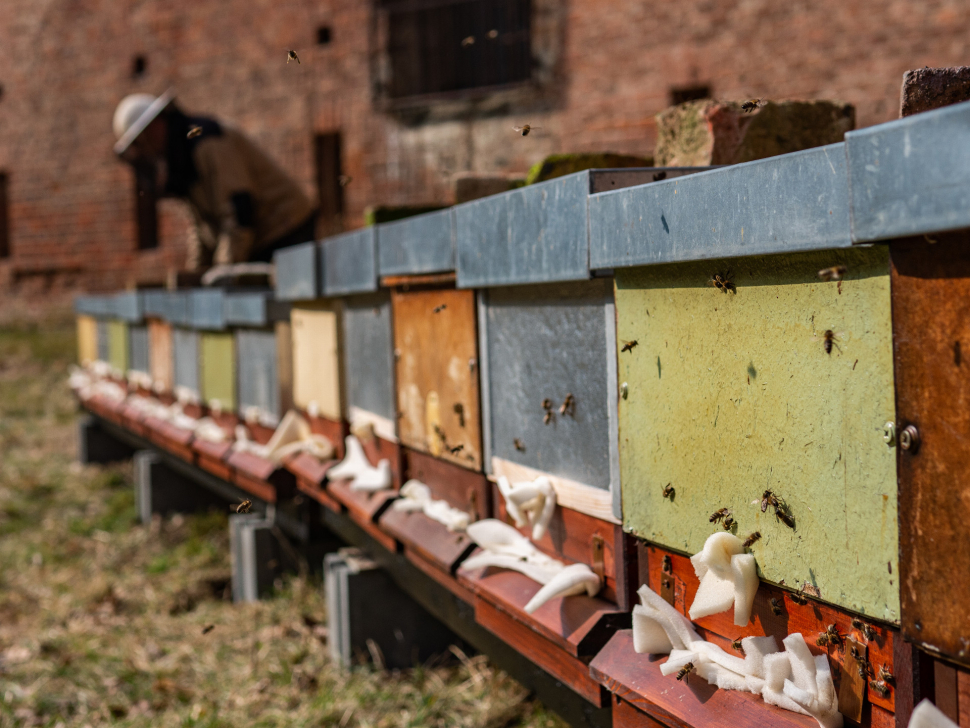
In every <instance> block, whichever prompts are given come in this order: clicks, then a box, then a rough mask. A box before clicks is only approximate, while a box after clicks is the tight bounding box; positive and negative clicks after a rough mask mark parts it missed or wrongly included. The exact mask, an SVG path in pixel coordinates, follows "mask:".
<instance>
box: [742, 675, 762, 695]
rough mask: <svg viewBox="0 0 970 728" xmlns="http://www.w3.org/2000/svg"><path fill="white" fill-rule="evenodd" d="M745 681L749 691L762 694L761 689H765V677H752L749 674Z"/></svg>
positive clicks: (746, 688)
mask: <svg viewBox="0 0 970 728" xmlns="http://www.w3.org/2000/svg"><path fill="white" fill-rule="evenodd" d="M744 683H745V690H747V691H748V692H749V693H754V694H755V695H760V694H761V691H762V690H764V689H765V681H764V678H760V677H752V676H751V675H748V676H747V677H746V678H745V679H744Z"/></svg>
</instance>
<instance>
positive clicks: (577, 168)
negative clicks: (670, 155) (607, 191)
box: [525, 152, 653, 185]
mask: <svg viewBox="0 0 970 728" xmlns="http://www.w3.org/2000/svg"><path fill="white" fill-rule="evenodd" d="M652 166H653V158H652V157H633V156H630V155H629V154H613V153H611V152H605V153H597V154H550V155H549V156H548V157H546V158H545V159H543V160H542V161H541V162H536V163H535V164H534V165H532V168H531V169H530V170H529V173H528V174H527V175H526V177H525V184H527V185H532V184H535V183H536V182H545V181H546V180H550V179H555V178H556V177H565V176H566V175H567V174H575V173H576V172H582V171H583V170H585V169H618V168H626V167H652Z"/></svg>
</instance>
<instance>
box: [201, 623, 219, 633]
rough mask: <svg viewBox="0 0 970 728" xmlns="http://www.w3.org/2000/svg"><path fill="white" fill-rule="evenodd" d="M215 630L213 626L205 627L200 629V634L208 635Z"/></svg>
mask: <svg viewBox="0 0 970 728" xmlns="http://www.w3.org/2000/svg"><path fill="white" fill-rule="evenodd" d="M215 628H216V626H215V625H214V624H209V625H206V626H205V627H203V628H202V634H209V632H211V631H212V630H214V629H215Z"/></svg>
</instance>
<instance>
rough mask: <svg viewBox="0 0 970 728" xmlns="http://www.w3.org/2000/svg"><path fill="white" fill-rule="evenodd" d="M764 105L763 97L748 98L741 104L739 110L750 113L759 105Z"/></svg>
mask: <svg viewBox="0 0 970 728" xmlns="http://www.w3.org/2000/svg"><path fill="white" fill-rule="evenodd" d="M764 105H765V102H764V99H748V100H747V101H745V102H744V103H743V104H741V111H743V112H744V113H745V114H750V113H751V112H752V111H754V110H755V109H757V108H758V107H759V106H764Z"/></svg>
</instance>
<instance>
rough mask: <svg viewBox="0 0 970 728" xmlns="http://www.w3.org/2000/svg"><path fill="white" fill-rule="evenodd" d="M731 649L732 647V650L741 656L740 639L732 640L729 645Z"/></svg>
mask: <svg viewBox="0 0 970 728" xmlns="http://www.w3.org/2000/svg"><path fill="white" fill-rule="evenodd" d="M731 647H733V648H734V649H736V650H737V651H738V652H740V653H741V654H742V655H743V654H744V647H742V646H741V638H740V637H738V638H737V639H736V640H734V641H733V642H732V643H731Z"/></svg>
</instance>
